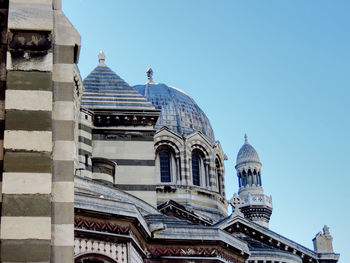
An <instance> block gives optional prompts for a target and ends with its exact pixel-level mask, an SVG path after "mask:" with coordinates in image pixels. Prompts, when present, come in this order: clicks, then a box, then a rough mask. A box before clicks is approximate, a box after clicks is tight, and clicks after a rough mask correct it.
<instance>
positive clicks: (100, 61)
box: [98, 50, 106, 66]
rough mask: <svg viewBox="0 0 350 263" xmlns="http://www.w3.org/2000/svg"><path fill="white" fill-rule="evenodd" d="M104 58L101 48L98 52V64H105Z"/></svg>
mask: <svg viewBox="0 0 350 263" xmlns="http://www.w3.org/2000/svg"><path fill="white" fill-rule="evenodd" d="M105 60H106V56H105V53H103V51H102V50H101V51H100V53H98V62H99V66H106V65H105Z"/></svg>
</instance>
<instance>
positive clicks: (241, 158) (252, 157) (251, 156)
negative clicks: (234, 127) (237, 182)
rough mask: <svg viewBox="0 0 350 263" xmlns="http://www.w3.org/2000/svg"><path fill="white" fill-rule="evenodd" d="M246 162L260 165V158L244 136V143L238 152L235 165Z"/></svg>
mask: <svg viewBox="0 0 350 263" xmlns="http://www.w3.org/2000/svg"><path fill="white" fill-rule="evenodd" d="M247 162H255V163H260V158H259V155H258V153H257V152H256V150H255V149H254V147H253V146H251V145H250V144H249V143H248V138H247V135H246V136H245V143H244V144H243V146H242V147H241V149H240V150H239V152H238V155H237V161H236V165H239V164H242V163H247Z"/></svg>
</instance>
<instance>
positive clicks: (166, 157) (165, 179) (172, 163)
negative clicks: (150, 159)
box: [156, 144, 179, 184]
mask: <svg viewBox="0 0 350 263" xmlns="http://www.w3.org/2000/svg"><path fill="white" fill-rule="evenodd" d="M178 165H179V160H178V159H176V156H175V151H174V149H173V148H172V147H170V146H169V145H166V144H161V145H159V146H158V147H157V149H156V174H157V178H158V179H157V181H158V183H165V184H169V183H176V182H177V180H179V178H177V174H178V171H179V167H178Z"/></svg>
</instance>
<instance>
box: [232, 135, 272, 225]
mask: <svg viewBox="0 0 350 263" xmlns="http://www.w3.org/2000/svg"><path fill="white" fill-rule="evenodd" d="M244 140H245V142H244V144H243V146H242V147H241V149H240V150H239V152H238V155H237V161H236V166H235V168H236V171H237V177H238V185H239V191H238V195H239V197H240V198H241V200H242V201H243V204H242V205H241V206H240V210H241V212H242V213H243V214H244V217H245V218H247V219H249V220H252V221H254V222H255V223H258V224H259V225H262V226H264V227H267V228H268V227H269V221H270V216H271V214H272V209H273V208H272V197H271V196H267V195H265V194H264V189H263V187H262V180H261V166H262V164H261V162H260V159H259V155H258V153H257V152H256V150H255V149H254V147H253V146H251V145H250V144H249V143H248V136H247V135H245V136H244Z"/></svg>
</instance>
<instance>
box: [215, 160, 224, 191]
mask: <svg viewBox="0 0 350 263" xmlns="http://www.w3.org/2000/svg"><path fill="white" fill-rule="evenodd" d="M215 170H216V177H217V180H218V191H219V193H220V194H223V187H222V183H223V178H222V169H221V162H220V161H219V159H216V160H215Z"/></svg>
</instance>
